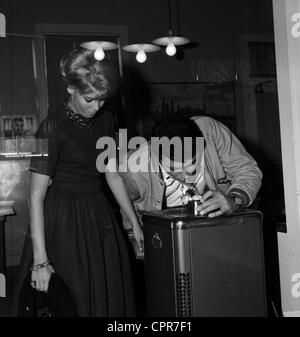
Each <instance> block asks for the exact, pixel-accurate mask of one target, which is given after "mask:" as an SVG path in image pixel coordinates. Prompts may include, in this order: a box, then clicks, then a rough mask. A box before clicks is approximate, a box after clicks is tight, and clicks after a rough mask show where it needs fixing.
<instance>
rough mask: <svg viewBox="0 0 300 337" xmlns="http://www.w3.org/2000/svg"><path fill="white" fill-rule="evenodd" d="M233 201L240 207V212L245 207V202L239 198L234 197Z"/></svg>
mask: <svg viewBox="0 0 300 337" xmlns="http://www.w3.org/2000/svg"><path fill="white" fill-rule="evenodd" d="M233 201H234V203H235V204H236V205H237V206H238V210H240V209H241V208H242V206H243V200H242V199H241V198H239V197H233Z"/></svg>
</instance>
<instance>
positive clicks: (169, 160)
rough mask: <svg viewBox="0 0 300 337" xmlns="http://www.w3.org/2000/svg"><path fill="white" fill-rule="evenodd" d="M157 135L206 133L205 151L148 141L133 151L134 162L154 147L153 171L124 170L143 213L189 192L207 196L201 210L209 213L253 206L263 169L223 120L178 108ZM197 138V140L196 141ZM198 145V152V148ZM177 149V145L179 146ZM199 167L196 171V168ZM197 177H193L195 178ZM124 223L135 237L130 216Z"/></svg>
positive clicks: (151, 155)
mask: <svg viewBox="0 0 300 337" xmlns="http://www.w3.org/2000/svg"><path fill="white" fill-rule="evenodd" d="M153 136H155V137H160V138H161V137H168V138H169V139H171V138H173V137H176V136H177V137H180V139H182V140H183V139H184V137H192V139H196V138H197V137H204V140H205V148H204V151H201V150H200V151H199V149H198V150H197V147H196V146H195V145H193V151H192V152H193V154H192V156H191V158H190V159H187V160H185V158H184V156H182V159H181V161H178V159H177V158H176V157H175V156H174V155H172V154H169V153H168V154H166V153H162V154H161V155H160V154H157V153H153V151H152V152H151V146H149V144H148V143H145V144H143V145H142V146H141V147H140V148H139V149H138V150H135V151H133V152H132V153H129V158H128V159H129V160H131V161H132V162H134V161H135V160H138V158H143V155H144V154H145V153H148V160H149V163H150V165H149V166H150V167H151V168H154V170H148V171H147V172H130V170H128V171H127V172H120V175H121V176H122V178H123V180H124V182H125V184H126V187H127V190H128V193H129V196H130V198H131V200H132V201H133V203H134V206H135V208H136V210H137V211H138V213H140V211H153V210H162V209H163V208H164V207H173V206H180V205H183V204H185V203H186V201H187V198H186V196H187V192H189V191H190V190H192V191H193V194H197V195H200V196H201V199H200V200H201V204H200V205H199V206H198V207H197V211H198V213H200V214H201V215H207V216H209V217H217V216H220V215H223V214H230V213H232V212H235V211H237V210H240V209H242V208H245V207H248V206H250V205H251V204H252V203H253V202H254V200H255V198H256V195H257V193H258V191H259V189H260V186H261V180H262V172H261V171H260V169H259V168H258V166H257V163H256V161H255V160H254V159H253V158H252V157H251V156H250V154H249V153H248V152H247V151H246V150H245V148H244V147H243V145H242V144H241V143H240V141H239V140H238V139H237V138H236V136H235V135H234V134H233V133H232V132H231V131H230V130H229V129H228V128H227V127H226V126H224V125H223V124H222V123H220V122H218V121H216V120H214V119H212V118H210V117H204V116H196V117H192V118H191V119H190V118H188V117H185V116H184V115H180V114H176V115H173V116H171V117H170V118H169V119H167V120H165V121H163V122H161V123H158V124H157V125H156V126H155V127H154V131H153ZM193 144H195V142H193ZM195 148H196V150H197V151H196V153H195ZM173 152H174V151H173ZM195 172H196V173H195ZM190 178H192V179H190ZM123 224H124V227H125V229H126V230H127V232H128V234H129V237H130V238H131V237H132V236H131V234H130V229H131V224H130V222H129V221H128V220H127V219H126V218H125V217H123Z"/></svg>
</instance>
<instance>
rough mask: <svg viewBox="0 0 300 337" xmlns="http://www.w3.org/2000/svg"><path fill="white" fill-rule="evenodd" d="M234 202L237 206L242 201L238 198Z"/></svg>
mask: <svg viewBox="0 0 300 337" xmlns="http://www.w3.org/2000/svg"><path fill="white" fill-rule="evenodd" d="M234 202H235V203H236V204H237V205H242V203H243V202H242V200H241V199H240V198H234Z"/></svg>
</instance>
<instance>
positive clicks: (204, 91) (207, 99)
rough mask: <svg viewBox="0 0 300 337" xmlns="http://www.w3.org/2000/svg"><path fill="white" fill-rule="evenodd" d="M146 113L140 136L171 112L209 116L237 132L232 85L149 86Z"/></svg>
mask: <svg viewBox="0 0 300 337" xmlns="http://www.w3.org/2000/svg"><path fill="white" fill-rule="evenodd" d="M148 85H149V104H148V113H147V114H145V116H144V117H143V134H144V137H145V138H149V137H150V135H151V131H152V128H153V126H154V124H155V123H156V122H157V121H161V120H163V119H165V118H167V117H169V116H170V115H172V114H173V113H182V114H185V115H186V116H189V117H192V116H196V115H205V116H211V117H212V118H215V119H217V120H219V121H220V122H222V123H224V124H225V125H227V126H228V127H229V128H230V129H231V130H232V131H233V132H235V131H236V114H235V93H234V88H235V86H234V83H232V82H226V83H203V82H202V83H201V82H178V83H174V82H172V83H171V82H166V83H149V84H148Z"/></svg>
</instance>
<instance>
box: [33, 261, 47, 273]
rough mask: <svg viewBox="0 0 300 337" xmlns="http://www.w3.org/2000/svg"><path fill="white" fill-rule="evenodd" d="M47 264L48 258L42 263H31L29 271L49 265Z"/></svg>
mask: <svg viewBox="0 0 300 337" xmlns="http://www.w3.org/2000/svg"><path fill="white" fill-rule="evenodd" d="M49 264H50V261H49V260H47V261H45V262H43V263H40V264H33V265H32V267H31V271H38V270H39V269H41V268H44V267H46V266H49Z"/></svg>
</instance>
